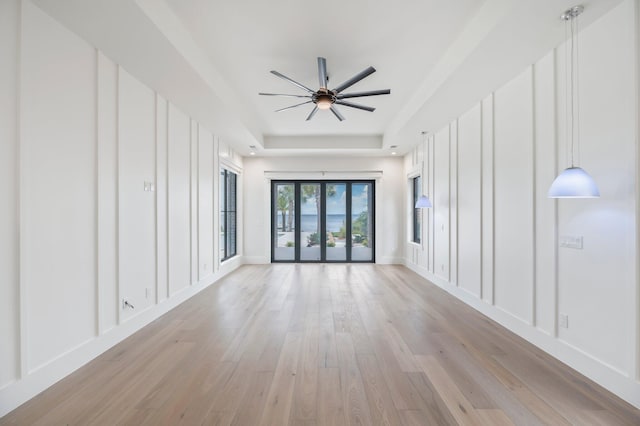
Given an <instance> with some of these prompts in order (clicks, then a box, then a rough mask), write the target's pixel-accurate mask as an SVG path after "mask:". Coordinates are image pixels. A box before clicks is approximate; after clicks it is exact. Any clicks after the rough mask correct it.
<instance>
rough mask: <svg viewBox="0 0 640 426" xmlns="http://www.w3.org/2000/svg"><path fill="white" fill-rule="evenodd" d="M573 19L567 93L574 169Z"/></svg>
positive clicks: (573, 18) (571, 23)
mask: <svg viewBox="0 0 640 426" xmlns="http://www.w3.org/2000/svg"><path fill="white" fill-rule="evenodd" d="M575 19H576V18H575V17H572V18H571V22H570V25H571V66H570V68H569V72H570V73H571V74H570V80H569V81H570V84H571V85H570V89H569V91H570V94H571V98H570V101H571V109H570V111H571V116H570V122H571V167H574V165H575V164H574V152H575V150H574V133H575V122H574V99H575V96H574V93H575V92H574V86H573V73H574V68H573V63H574V58H575V52H574V48H575V47H574V40H575V34H574V28H573V22H574V20H575Z"/></svg>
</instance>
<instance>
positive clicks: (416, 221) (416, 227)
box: [411, 176, 422, 244]
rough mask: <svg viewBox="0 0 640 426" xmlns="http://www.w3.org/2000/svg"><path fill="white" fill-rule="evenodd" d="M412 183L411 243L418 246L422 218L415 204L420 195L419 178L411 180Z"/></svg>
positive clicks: (420, 181)
mask: <svg viewBox="0 0 640 426" xmlns="http://www.w3.org/2000/svg"><path fill="white" fill-rule="evenodd" d="M412 181H413V182H412V183H413V185H412V186H413V204H411V206H412V207H413V236H412V238H411V241H413V242H414V243H418V244H420V236H421V235H422V216H421V215H420V209H417V208H416V202H417V201H418V198H419V197H420V194H421V193H422V179H421V177H420V176H416V177H414V178H413V179H412Z"/></svg>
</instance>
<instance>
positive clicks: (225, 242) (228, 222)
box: [220, 169, 237, 261]
mask: <svg viewBox="0 0 640 426" xmlns="http://www.w3.org/2000/svg"><path fill="white" fill-rule="evenodd" d="M236 180H237V175H236V174H235V173H233V172H230V171H229V170H226V169H221V170H220V259H221V261H224V260H227V259H229V258H231V257H233V256H235V255H236V219H237V214H236Z"/></svg>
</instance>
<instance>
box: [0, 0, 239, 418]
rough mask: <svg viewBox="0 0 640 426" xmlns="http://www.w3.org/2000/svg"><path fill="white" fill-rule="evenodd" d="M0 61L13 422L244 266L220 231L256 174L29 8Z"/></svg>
mask: <svg viewBox="0 0 640 426" xmlns="http://www.w3.org/2000/svg"><path fill="white" fill-rule="evenodd" d="M0 56H1V57H2V58H3V60H2V61H0V90H2V93H3V94H4V93H7V94H8V96H2V97H1V98H0V138H1V142H2V143H0V150H1V151H0V173H1V174H2V179H0V197H1V199H2V200H3V202H2V209H1V210H0V233H1V234H2V236H3V238H2V239H1V240H0V282H1V283H2V285H0V416H2V415H4V414H6V413H7V412H8V411H10V410H11V409H13V408H15V407H16V406H17V405H19V404H20V403H22V402H24V401H26V400H27V399H29V398H31V397H33V396H34V395H36V394H37V393H39V392H41V391H42V390H44V389H45V388H46V387H48V386H50V385H51V384H53V383H55V382H56V381H58V380H59V379H61V378H62V377H64V376H65V375H67V374H69V373H70V372H72V371H73V370H75V369H77V368H78V367H80V366H81V365H83V364H84V363H86V362H88V361H89V360H91V359H92V358H94V357H95V356H97V355H99V354H100V353H102V352H104V351H105V350H106V349H108V348H109V347H111V346H113V345H114V344H116V343H117V342H119V341H121V340H122V339H124V338H125V337H127V336H129V335H131V334H132V333H133V332H135V331H136V330H138V329H139V328H141V327H142V326H144V325H145V324H147V323H149V322H150V321H152V320H153V319H155V318H157V317H158V316H160V315H161V314H163V313H165V312H167V311H168V310H169V309H171V308H173V307H175V306H177V305H178V304H179V303H181V302H182V301H184V300H186V299H187V298H188V297H191V296H192V295H194V294H195V293H197V292H198V291H200V290H202V289H203V288H205V287H206V286H207V285H209V284H211V283H212V282H214V281H215V280H217V279H218V278H219V277H221V276H222V275H223V274H224V273H226V272H229V271H230V270H232V269H233V268H235V267H237V266H238V265H239V264H240V263H241V257H242V252H241V251H239V252H238V253H239V256H238V257H237V258H235V259H232V260H230V261H228V262H225V264H223V265H220V264H217V263H215V259H217V258H218V257H217V244H216V243H217V241H218V237H217V233H216V231H215V229H216V228H215V227H214V221H215V217H216V216H217V212H216V210H215V209H216V206H217V201H216V199H217V197H218V195H219V194H218V191H217V182H218V180H217V179H218V178H217V174H216V170H217V168H218V166H217V162H218V159H219V157H220V153H219V151H220V150H221V149H222V150H224V156H225V162H226V163H230V164H232V165H234V167H235V168H236V170H240V171H241V170H242V161H241V158H240V157H239V156H237V155H236V154H235V153H234V152H233V151H232V150H230V149H229V148H228V147H227V146H226V145H224V144H223V143H221V142H220V141H218V140H217V138H216V137H215V136H214V134H213V133H212V132H211V131H209V130H206V129H204V128H203V127H202V126H200V125H199V124H198V123H197V122H195V121H194V120H192V119H191V118H190V117H188V116H187V115H185V114H184V113H183V112H181V111H180V110H179V109H177V108H176V107H175V106H173V104H172V103H171V102H169V101H167V100H166V99H164V98H163V97H162V96H160V95H159V94H157V93H155V92H154V91H152V90H151V89H149V88H148V87H147V86H145V85H144V84H143V83H141V82H139V81H138V80H136V79H135V78H134V77H132V76H131V75H130V74H129V73H128V72H127V71H126V70H124V69H122V68H121V67H119V66H118V65H117V64H116V63H114V62H113V61H111V60H110V59H109V58H108V57H106V56H105V55H104V54H102V52H100V51H97V50H96V49H95V48H93V47H92V46H90V45H89V44H87V43H86V42H85V41H83V40H82V39H80V38H78V37H77V36H76V35H74V34H73V33H71V32H70V31H69V30H67V29H66V28H65V27H63V26H61V25H60V24H58V23H57V22H56V21H54V20H53V19H51V18H50V17H49V16H48V15H46V14H45V13H43V12H42V11H41V10H40V9H39V8H37V7H36V6H34V5H33V4H32V3H31V2H30V1H28V0H26V1H20V0H11V1H3V2H0ZM240 194H241V192H240ZM239 226H240V227H241V226H242V222H240V223H239ZM239 238H241V235H240V236H239ZM238 249H239V250H241V249H242V246H241V245H240V246H239V248H238ZM123 299H126V300H128V301H129V302H130V303H131V304H132V305H134V306H135V309H131V308H123V307H122V300H123Z"/></svg>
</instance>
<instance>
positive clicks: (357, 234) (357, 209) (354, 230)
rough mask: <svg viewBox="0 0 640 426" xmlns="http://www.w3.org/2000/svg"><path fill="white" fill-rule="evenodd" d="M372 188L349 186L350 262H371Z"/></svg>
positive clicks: (358, 184)
mask: <svg viewBox="0 0 640 426" xmlns="http://www.w3.org/2000/svg"><path fill="white" fill-rule="evenodd" d="M372 193H373V188H372V185H371V184H370V183H354V184H352V185H351V260H352V261H355V262H371V261H372V260H373V226H371V225H372V224H373V217H372V214H373V197H372V196H371V194H372Z"/></svg>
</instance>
